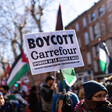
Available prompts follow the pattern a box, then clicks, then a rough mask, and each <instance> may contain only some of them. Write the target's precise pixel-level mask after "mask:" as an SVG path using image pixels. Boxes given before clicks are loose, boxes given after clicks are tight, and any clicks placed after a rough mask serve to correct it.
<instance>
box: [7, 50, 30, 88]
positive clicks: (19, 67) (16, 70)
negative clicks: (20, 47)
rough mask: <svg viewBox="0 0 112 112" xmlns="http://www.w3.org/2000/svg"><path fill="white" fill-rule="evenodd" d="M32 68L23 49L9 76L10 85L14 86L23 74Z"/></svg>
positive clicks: (8, 82)
mask: <svg viewBox="0 0 112 112" xmlns="http://www.w3.org/2000/svg"><path fill="white" fill-rule="evenodd" d="M29 70H30V68H29V65H28V60H27V58H26V56H25V54H24V52H23V51H22V53H21V54H20V55H19V56H18V57H17V59H16V60H15V62H14V63H13V65H12V68H11V71H10V73H9V78H8V80H7V84H8V86H9V87H10V86H12V85H13V84H15V82H16V81H18V80H19V79H20V78H21V77H22V76H23V75H25V74H26V73H27V72H28V71H29Z"/></svg>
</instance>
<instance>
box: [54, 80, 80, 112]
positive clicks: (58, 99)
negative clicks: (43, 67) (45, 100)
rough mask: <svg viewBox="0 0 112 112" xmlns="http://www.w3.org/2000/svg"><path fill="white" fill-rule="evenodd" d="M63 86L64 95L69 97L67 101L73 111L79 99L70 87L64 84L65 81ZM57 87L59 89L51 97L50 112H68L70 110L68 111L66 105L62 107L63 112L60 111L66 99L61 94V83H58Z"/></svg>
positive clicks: (62, 93)
mask: <svg viewBox="0 0 112 112" xmlns="http://www.w3.org/2000/svg"><path fill="white" fill-rule="evenodd" d="M64 85H65V89H66V95H69V96H70V97H69V98H70V99H69V101H70V105H71V107H70V108H71V110H72V111H73V110H74V108H75V106H76V104H77V103H78V102H79V98H78V96H77V95H76V94H75V93H73V92H72V90H71V89H70V87H69V86H68V85H67V84H66V82H65V80H64ZM58 87H59V92H58V93H56V94H55V95H54V96H53V101H52V112H69V110H70V109H69V107H67V105H65V106H64V107H63V111H62V106H63V105H64V100H67V99H65V97H66V95H64V92H63V85H62V81H60V83H59V85H58ZM68 109H69V110H68Z"/></svg>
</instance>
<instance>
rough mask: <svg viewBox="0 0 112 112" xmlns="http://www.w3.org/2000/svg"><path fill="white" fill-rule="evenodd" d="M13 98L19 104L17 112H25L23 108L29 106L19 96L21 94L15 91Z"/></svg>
mask: <svg viewBox="0 0 112 112" xmlns="http://www.w3.org/2000/svg"><path fill="white" fill-rule="evenodd" d="M14 96H15V97H16V99H17V100H18V102H19V109H18V111H19V112H25V106H29V104H28V103H27V101H26V100H25V99H24V98H23V97H22V96H21V94H20V93H19V91H18V90H15V92H14Z"/></svg>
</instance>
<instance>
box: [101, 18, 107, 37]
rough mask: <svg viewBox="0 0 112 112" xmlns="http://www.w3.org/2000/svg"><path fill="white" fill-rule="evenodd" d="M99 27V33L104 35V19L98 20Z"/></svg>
mask: <svg viewBox="0 0 112 112" xmlns="http://www.w3.org/2000/svg"><path fill="white" fill-rule="evenodd" d="M100 29H101V35H105V33H106V28H105V22H104V20H101V21H100Z"/></svg>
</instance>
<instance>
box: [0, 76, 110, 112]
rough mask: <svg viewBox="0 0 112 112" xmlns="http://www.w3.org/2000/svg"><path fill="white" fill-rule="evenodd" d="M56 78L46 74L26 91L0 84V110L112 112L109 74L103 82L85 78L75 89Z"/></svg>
mask: <svg viewBox="0 0 112 112" xmlns="http://www.w3.org/2000/svg"><path fill="white" fill-rule="evenodd" d="M58 82H59V83H57V84H56V83H55V81H54V77H53V76H51V75H50V76H47V77H46V79H45V83H44V82H43V83H42V84H41V85H40V86H39V90H37V86H35V85H34V86H32V87H31V89H30V90H29V95H26V94H25V93H24V91H23V93H22V92H20V91H19V90H18V89H16V90H13V91H12V90H10V88H9V87H8V86H7V85H4V86H0V112H112V76H110V77H108V78H106V79H105V80H104V81H103V82H97V81H95V80H90V81H87V82H85V83H83V84H81V85H80V86H79V88H78V90H77V89H76V88H74V86H73V87H69V86H68V85H67V84H66V81H65V80H63V81H62V80H60V81H58ZM63 83H64V86H63ZM74 85H75V84H74ZM64 87H65V88H64ZM57 88H58V89H57ZM64 89H65V90H64Z"/></svg>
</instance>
